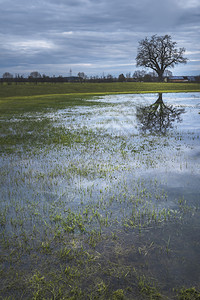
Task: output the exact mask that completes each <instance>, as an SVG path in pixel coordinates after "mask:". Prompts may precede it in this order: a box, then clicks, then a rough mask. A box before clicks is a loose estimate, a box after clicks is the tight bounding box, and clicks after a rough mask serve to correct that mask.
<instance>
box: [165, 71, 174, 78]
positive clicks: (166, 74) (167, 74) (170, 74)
mask: <svg viewBox="0 0 200 300" xmlns="http://www.w3.org/2000/svg"><path fill="white" fill-rule="evenodd" d="M164 76H167V77H170V76H173V73H172V72H171V71H170V70H165V72H164Z"/></svg>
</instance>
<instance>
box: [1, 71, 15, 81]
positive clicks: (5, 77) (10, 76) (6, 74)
mask: <svg viewBox="0 0 200 300" xmlns="http://www.w3.org/2000/svg"><path fill="white" fill-rule="evenodd" d="M3 78H4V79H11V78H13V75H12V74H11V73H9V72H5V73H4V74H3Z"/></svg>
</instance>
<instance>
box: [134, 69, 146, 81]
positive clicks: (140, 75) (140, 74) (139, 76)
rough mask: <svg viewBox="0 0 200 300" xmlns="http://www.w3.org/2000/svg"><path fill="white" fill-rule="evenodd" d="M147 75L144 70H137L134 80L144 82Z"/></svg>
mask: <svg viewBox="0 0 200 300" xmlns="http://www.w3.org/2000/svg"><path fill="white" fill-rule="evenodd" d="M145 75H146V71H144V70H141V71H140V70H136V71H135V72H134V73H133V78H135V79H137V80H139V81H142V80H143V77H144V76H145Z"/></svg>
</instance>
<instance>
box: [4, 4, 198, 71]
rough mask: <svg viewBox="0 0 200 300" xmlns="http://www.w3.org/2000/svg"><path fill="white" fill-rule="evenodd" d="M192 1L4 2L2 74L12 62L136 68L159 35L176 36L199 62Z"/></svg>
mask: <svg viewBox="0 0 200 300" xmlns="http://www.w3.org/2000/svg"><path fill="white" fill-rule="evenodd" d="M186 2H187V3H188V0H187V1H186V0H178V1H173V0H165V1H160V0H134V1H132V0H127V1H125V2H124V1H121V0H109V1H108V0H98V1H97V0H67V1H66V0H57V1H54V0H40V1H39V0H34V1H33V0H18V1H11V0H4V1H2V0H0V4H1V10H0V28H1V29H0V53H1V55H0V63H1V66H0V72H1V71H2V72H3V71H4V70H5V71H6V66H8V67H9V68H10V67H11V66H12V65H13V68H16V69H20V66H21V67H22V69H24V65H26V68H28V65H29V64H30V65H31V66H32V65H34V64H35V66H41V68H42V66H43V68H44V69H45V67H44V65H52V69H54V68H55V70H56V68H57V67H58V66H61V65H62V64H67V65H70V63H71V64H73V65H77V66H78V65H79V66H85V67H86V68H87V66H89V65H90V66H91V67H90V68H88V71H90V70H91V69H92V70H93V67H94V68H95V66H100V64H99V62H101V65H102V66H107V68H110V69H108V72H109V71H110V70H111V71H112V70H114V71H115V72H116V67H115V66H117V65H118V66H119V68H118V71H119V72H124V73H126V71H130V69H131V68H133V62H134V59H135V57H136V50H137V45H138V41H139V40H140V39H142V38H144V37H145V36H150V35H152V34H156V33H157V34H166V33H168V34H171V35H172V37H173V38H174V39H175V40H177V41H178V46H179V47H183V46H184V47H185V48H186V49H188V51H189V53H190V54H188V55H189V56H190V57H191V58H192V59H193V60H198V59H199V53H193V54H191V52H192V50H193V51H194V50H197V49H198V48H199V49H200V44H199V31H200V21H199V20H200V18H199V13H200V12H199V6H198V5H196V3H197V1H196V0H190V1H189V4H188V6H187V7H185V6H183V3H186ZM197 4H198V3H197ZM128 65H130V68H129V69H128ZM92 66H93V67H92ZM126 66H127V67H126ZM191 66H192V65H191ZM59 68H60V70H62V68H61V67H59ZM77 68H78V67H77ZM123 68H126V69H125V70H123ZM185 68H186V67H185ZM83 71H85V72H86V73H87V70H83ZM58 72H59V70H58ZM97 73H98V70H97Z"/></svg>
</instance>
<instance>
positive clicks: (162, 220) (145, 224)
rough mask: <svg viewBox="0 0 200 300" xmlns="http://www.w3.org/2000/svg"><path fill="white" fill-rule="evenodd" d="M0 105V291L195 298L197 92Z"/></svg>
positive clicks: (199, 151)
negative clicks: (4, 110)
mask: <svg viewBox="0 0 200 300" xmlns="http://www.w3.org/2000/svg"><path fill="white" fill-rule="evenodd" d="M87 101H88V100H85V105H80V106H79V105H76V106H73V105H71V106H70V105H68V106H67V105H66V107H63V108H62V109H55V107H54V108H53V109H51V108H46V109H45V110H44V111H39V112H36V113H35V112H34V113H33V112H30V113H29V112H23V111H22V112H21V113H17V114H14V115H13V116H10V117H9V118H8V116H2V117H1V119H0V121H1V128H2V133H1V158H0V166H1V168H0V173H1V178H0V180H1V181H0V199H1V200H0V233H1V236H0V266H1V267H0V280H1V284H0V299H200V263H199V262H200V251H199V248H200V208H199V205H200V93H177V94H143V95H142V94H141V95H110V96H103V97H94V98H93V99H92V101H93V104H90V105H87V103H88V102H87Z"/></svg>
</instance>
